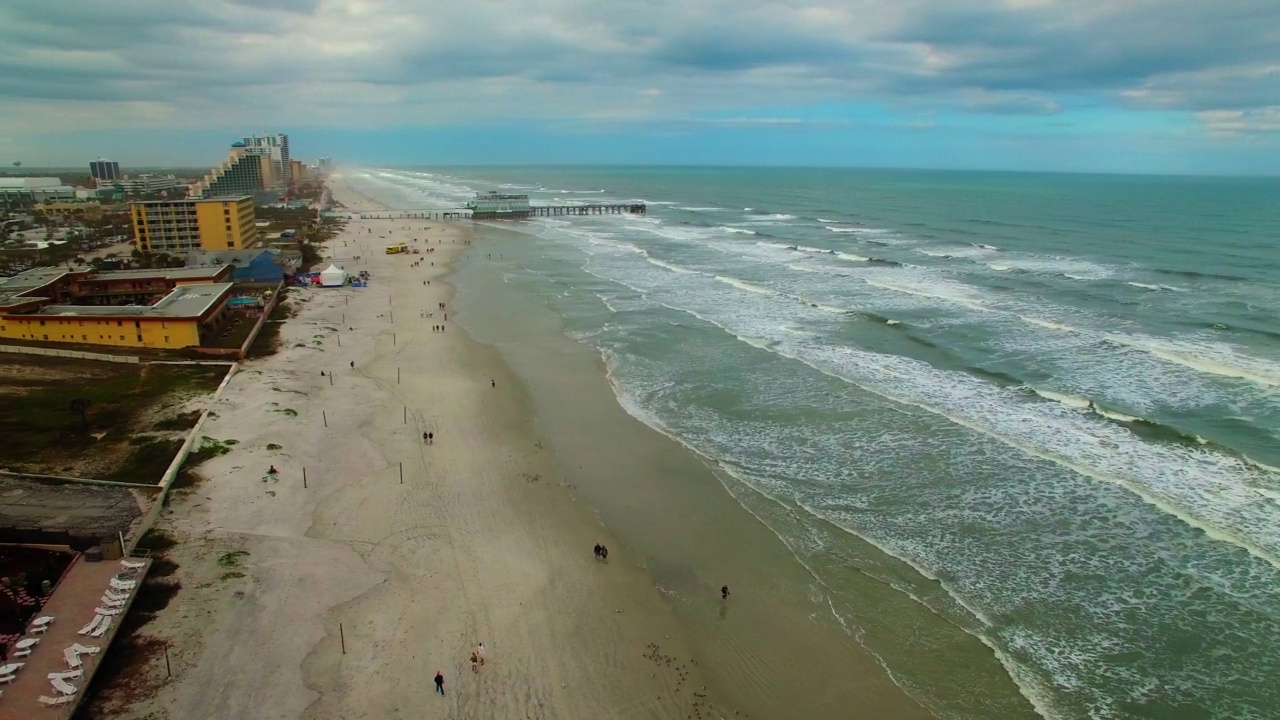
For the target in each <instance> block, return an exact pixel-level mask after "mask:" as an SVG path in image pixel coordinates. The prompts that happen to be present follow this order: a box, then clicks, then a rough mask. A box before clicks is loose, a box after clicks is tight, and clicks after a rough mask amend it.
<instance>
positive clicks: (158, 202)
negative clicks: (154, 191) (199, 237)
mask: <svg viewBox="0 0 1280 720" xmlns="http://www.w3.org/2000/svg"><path fill="white" fill-rule="evenodd" d="M243 200H253V197H252V196H249V195H226V196H222V197H198V198H174V199H172V200H134V201H132V202H130V203H129V204H130V205H179V204H186V203H213V202H216V203H223V202H241V201H243Z"/></svg>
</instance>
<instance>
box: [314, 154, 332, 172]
mask: <svg viewBox="0 0 1280 720" xmlns="http://www.w3.org/2000/svg"><path fill="white" fill-rule="evenodd" d="M316 167H318V168H320V169H321V170H324V171H325V172H328V171H329V170H331V169H333V158H327V157H322V158H320V159H319V160H317V161H316Z"/></svg>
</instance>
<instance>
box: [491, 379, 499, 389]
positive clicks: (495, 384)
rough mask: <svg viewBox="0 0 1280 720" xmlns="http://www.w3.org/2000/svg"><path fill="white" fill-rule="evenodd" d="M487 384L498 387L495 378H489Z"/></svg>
mask: <svg viewBox="0 0 1280 720" xmlns="http://www.w3.org/2000/svg"><path fill="white" fill-rule="evenodd" d="M489 385H491V386H492V387H498V381H497V380H490V381H489Z"/></svg>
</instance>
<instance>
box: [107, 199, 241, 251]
mask: <svg viewBox="0 0 1280 720" xmlns="http://www.w3.org/2000/svg"><path fill="white" fill-rule="evenodd" d="M129 214H130V216H131V217H132V218H133V234H134V237H135V238H136V240H135V244H136V246H137V248H138V249H139V250H141V251H143V252H153V253H168V254H171V255H172V254H177V253H186V252H190V251H192V250H213V251H217V250H242V249H244V248H247V247H252V246H253V245H254V244H256V243H257V242H258V227H257V225H256V224H255V223H254V221H255V220H256V218H255V217H254V212H253V198H252V197H250V196H248V195H243V196H240V197H213V198H187V199H184V200H151V201H146V202H131V203H129Z"/></svg>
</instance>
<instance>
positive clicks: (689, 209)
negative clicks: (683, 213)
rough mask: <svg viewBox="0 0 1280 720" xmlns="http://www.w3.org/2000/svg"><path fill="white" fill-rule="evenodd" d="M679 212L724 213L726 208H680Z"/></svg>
mask: <svg viewBox="0 0 1280 720" xmlns="http://www.w3.org/2000/svg"><path fill="white" fill-rule="evenodd" d="M676 209H677V210H687V211H689V212H724V208H718V207H678V208H676Z"/></svg>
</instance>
